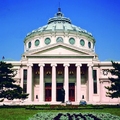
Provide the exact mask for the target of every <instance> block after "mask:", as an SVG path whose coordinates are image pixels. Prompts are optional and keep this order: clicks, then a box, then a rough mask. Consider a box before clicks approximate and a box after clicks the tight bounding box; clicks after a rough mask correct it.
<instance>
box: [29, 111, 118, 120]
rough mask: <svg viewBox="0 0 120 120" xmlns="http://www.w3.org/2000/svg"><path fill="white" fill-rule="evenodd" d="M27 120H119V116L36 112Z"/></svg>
mask: <svg viewBox="0 0 120 120" xmlns="http://www.w3.org/2000/svg"><path fill="white" fill-rule="evenodd" d="M29 120H120V117H119V116H115V115H111V114H110V113H72V112H70V113H64V112H61V113H57V112H47V113H42V112H41V113H37V114H36V115H34V116H33V117H32V118H29Z"/></svg>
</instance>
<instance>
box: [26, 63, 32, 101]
mask: <svg viewBox="0 0 120 120" xmlns="http://www.w3.org/2000/svg"><path fill="white" fill-rule="evenodd" d="M27 66H28V68H27V71H28V72H27V93H28V94H29V96H28V100H29V101H32V66H33V64H27Z"/></svg>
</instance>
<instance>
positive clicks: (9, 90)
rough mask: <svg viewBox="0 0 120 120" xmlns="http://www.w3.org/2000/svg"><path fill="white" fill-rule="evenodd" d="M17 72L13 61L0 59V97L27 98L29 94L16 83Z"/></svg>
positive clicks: (9, 98)
mask: <svg viewBox="0 0 120 120" xmlns="http://www.w3.org/2000/svg"><path fill="white" fill-rule="evenodd" d="M15 75H16V73H15V71H14V70H13V65H12V64H11V63H6V62H3V61H0V98H2V99H5V98H7V99H8V100H13V99H26V98H27V97H28V94H26V93H23V89H22V88H21V87H20V86H19V85H17V84H15V82H16V81H15V80H14V77H15Z"/></svg>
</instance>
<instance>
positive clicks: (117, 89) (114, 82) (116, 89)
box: [105, 61, 120, 98]
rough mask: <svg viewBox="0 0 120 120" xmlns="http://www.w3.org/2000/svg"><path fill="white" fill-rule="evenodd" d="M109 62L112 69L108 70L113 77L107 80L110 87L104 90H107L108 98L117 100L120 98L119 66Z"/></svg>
mask: <svg viewBox="0 0 120 120" xmlns="http://www.w3.org/2000/svg"><path fill="white" fill-rule="evenodd" d="M111 62H112V66H113V69H110V70H109V72H110V73H111V74H112V75H114V77H111V78H109V80H110V82H111V86H107V87H105V88H106V89H108V92H107V96H108V97H111V98H118V97H120V64H118V63H115V62H113V61H111Z"/></svg>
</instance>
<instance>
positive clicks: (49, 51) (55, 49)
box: [29, 44, 93, 56]
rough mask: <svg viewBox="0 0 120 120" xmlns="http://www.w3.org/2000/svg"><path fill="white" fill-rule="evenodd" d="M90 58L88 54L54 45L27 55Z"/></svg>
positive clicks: (61, 45) (72, 48)
mask: <svg viewBox="0 0 120 120" xmlns="http://www.w3.org/2000/svg"><path fill="white" fill-rule="evenodd" d="M47 55H51V56H91V55H93V54H91V53H90V52H86V51H84V50H80V49H79V48H76V47H73V46H72V47H71V46H68V45H65V44H56V45H53V46H48V47H45V48H41V49H38V50H35V51H33V52H31V53H29V56H47Z"/></svg>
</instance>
